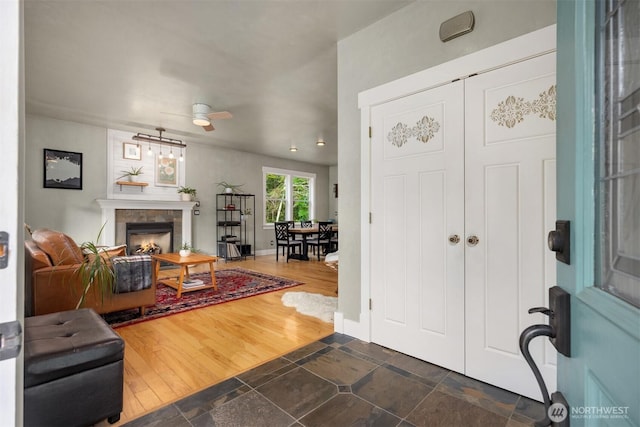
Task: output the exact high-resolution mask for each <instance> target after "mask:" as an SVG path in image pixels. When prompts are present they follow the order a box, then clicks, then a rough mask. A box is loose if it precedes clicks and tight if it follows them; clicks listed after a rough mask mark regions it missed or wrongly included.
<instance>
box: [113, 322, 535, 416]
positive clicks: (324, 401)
mask: <svg viewBox="0 0 640 427" xmlns="http://www.w3.org/2000/svg"><path fill="white" fill-rule="evenodd" d="M543 412H544V409H543V406H542V404H540V403H538V402H535V401H533V400H531V399H527V398H525V397H522V396H518V395H516V394H513V393H510V392H508V391H505V390H502V389H499V388H496V387H493V386H491V385H488V384H485V383H482V382H479V381H476V380H473V379H470V378H467V377H465V376H463V375H460V374H457V373H455V372H451V371H449V370H446V369H443V368H441V367H439V366H435V365H431V364H429V363H426V362H422V361H420V360H417V359H414V358H412V357H409V356H406V355H404V354H401V353H398V352H396V351H393V350H389V349H386V348H384V347H381V346H378V345H376V344H369V343H365V342H362V341H359V340H357V339H353V338H351V337H349V336H347V335H342V334H333V335H331V336H329V337H327V338H325V339H323V340H320V341H316V342H314V343H312V344H310V345H308V346H306V347H303V348H301V349H299V350H296V351H294V352H292V353H289V354H287V355H285V356H283V357H281V358H278V359H276V360H273V361H271V362H268V363H265V364H264V365H261V366H259V367H257V368H255V369H253V370H251V371H248V372H245V373H243V374H241V375H238V376H237V377H234V378H231V379H229V380H227V381H224V382H222V383H220V384H216V385H214V386H212V387H209V388H207V389H205V390H203V391H201V392H199V393H196V394H194V395H192V396H189V397H187V398H184V399H182V400H180V401H178V402H175V403H174V404H171V405H168V406H165V407H164V408H161V409H159V410H157V411H155V412H153V413H151V414H148V415H145V416H143V417H141V418H138V419H136V420H133V421H131V422H129V423H127V424H125V425H126V426H128V427H137V426H154V427H169V426H171V427H178V426H180V427H182V426H184V427H189V426H194V427H205V426H230V427H231V426H233V427H236V426H237V427H250V426H269V427H279V426H296V427H298V426H338V427H343V426H354V425H357V426H365V425H366V426H381V427H387V426H400V427H411V426H416V427H418V426H446V427H449V426H451V427H471V426H482V427H484V426H490V427H494V426H505V427H522V426H530V425H533V421H534V420H535V419H539V418H542V415H543Z"/></svg>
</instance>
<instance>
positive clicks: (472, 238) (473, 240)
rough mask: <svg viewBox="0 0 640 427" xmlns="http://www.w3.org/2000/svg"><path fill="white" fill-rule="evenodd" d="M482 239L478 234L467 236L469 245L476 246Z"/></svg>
mask: <svg viewBox="0 0 640 427" xmlns="http://www.w3.org/2000/svg"><path fill="white" fill-rule="evenodd" d="M479 241H480V239H478V236H469V237H467V244H468V245H469V246H475V245H477V244H478V242H479Z"/></svg>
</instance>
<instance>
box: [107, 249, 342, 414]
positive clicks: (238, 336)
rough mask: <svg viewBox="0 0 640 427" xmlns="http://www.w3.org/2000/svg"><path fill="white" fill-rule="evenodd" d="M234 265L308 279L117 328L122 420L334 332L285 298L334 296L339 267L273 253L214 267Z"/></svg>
mask: <svg viewBox="0 0 640 427" xmlns="http://www.w3.org/2000/svg"><path fill="white" fill-rule="evenodd" d="M232 267H243V268H247V269H250V270H254V271H260V272H263V273H268V274H272V275H275V276H281V277H288V278H292V279H295V280H299V281H302V282H304V283H305V284H304V285H301V286H297V287H294V288H289V289H285V290H282V291H277V292H271V293H268V294H264V295H258V296H255V297H251V298H245V299H241V300H237V301H232V302H228V303H224V304H218V305H214V306H210V307H206V308H202V309H197V310H192V311H189V312H186V313H181V314H176V315H173V316H168V317H164V318H160V319H157V320H151V321H148V322H143V323H139V324H136V325H131V326H127V327H123V328H117V329H116V332H118V333H119V334H120V335H121V336H122V338H123V339H124V340H125V344H126V347H125V357H124V369H125V372H124V409H123V412H122V415H121V420H120V423H119V424H123V423H125V422H127V421H131V420H132V419H135V418H137V417H139V416H141V415H144V414H146V413H148V412H151V411H153V410H155V409H158V408H160V407H162V406H164V405H166V404H168V403H171V402H174V401H177V400H179V399H181V398H183V397H185V396H188V395H190V394H193V393H195V392H197V391H200V390H202V389H204V388H206V387H209V386H211V385H213V384H216V383H218V382H220V381H223V380H225V379H228V378H231V377H233V376H235V375H237V374H239V373H241V372H244V371H247V370H249V369H252V368H254V367H256V366H258V365H260V364H262V363H264V362H266V361H269V360H272V359H275V358H277V357H279V356H282V355H284V354H286V353H289V352H290V351H292V350H295V349H297V348H300V347H303V346H305V345H307V344H309V343H311V342H313V341H317V340H319V339H321V338H324V337H326V336H328V335H330V334H331V333H333V324H331V323H326V322H322V321H321V320H318V319H316V318H314V317H310V316H304V315H301V314H299V313H297V312H296V311H295V308H290V307H285V306H284V305H283V304H282V302H281V301H280V298H281V297H282V295H283V294H284V293H285V292H287V291H306V292H314V293H321V294H325V295H332V296H335V295H336V291H337V281H338V274H337V272H336V271H335V270H333V269H331V268H329V267H327V266H326V265H324V263H322V262H317V261H309V262H301V261H295V260H292V261H290V262H289V263H286V262H285V261H283V259H282V258H280V261H279V262H278V263H276V261H275V256H274V255H272V256H262V257H257V258H256V260H253V259H250V260H247V261H241V262H240V261H239V262H229V263H225V262H224V261H219V262H218V263H217V265H216V269H224V268H232ZM204 268H208V266H206V265H205V266H204ZM161 274H162V275H170V274H174V273H173V272H171V271H169V270H163V271H162V272H161ZM174 275H175V274H174ZM100 425H101V426H102V425H105V426H106V425H108V424H107V423H106V421H105V422H103V423H101V424H100Z"/></svg>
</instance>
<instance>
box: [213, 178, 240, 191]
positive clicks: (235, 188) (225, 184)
mask: <svg viewBox="0 0 640 427" xmlns="http://www.w3.org/2000/svg"><path fill="white" fill-rule="evenodd" d="M216 184H217V185H218V186H219V187H222V188H223V189H224V192H225V193H227V194H233V193H241V190H240V187H242V186H243V185H244V184H229V183H228V182H226V181H220V182H216Z"/></svg>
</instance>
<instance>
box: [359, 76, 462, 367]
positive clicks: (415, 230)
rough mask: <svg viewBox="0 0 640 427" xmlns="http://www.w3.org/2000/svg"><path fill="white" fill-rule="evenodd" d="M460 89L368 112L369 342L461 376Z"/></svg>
mask: <svg viewBox="0 0 640 427" xmlns="http://www.w3.org/2000/svg"><path fill="white" fill-rule="evenodd" d="M463 96H464V93H463V83H462V82H460V81H458V82H455V83H451V84H448V85H446V86H442V87H439V88H435V89H431V90H429V91H425V92H421V93H418V94H415V95H411V96H407V97H404V98H401V99H398V100H395V101H391V102H388V103H385V104H382V105H379V106H376V107H373V108H372V110H371V124H372V132H373V133H372V141H371V143H372V148H371V155H372V159H371V160H372V163H371V164H372V177H371V179H372V187H371V191H372V194H371V201H372V212H373V222H372V226H371V230H372V231H371V233H372V234H371V248H372V253H371V265H372V269H371V296H372V311H371V316H372V341H374V342H376V343H379V344H381V345H383V346H386V347H390V348H394V349H396V350H399V351H401V352H403V353H406V354H409V355H412V356H415V357H417V358H420V359H423V360H428V361H429V362H432V363H435V364H438V365H441V366H444V367H447V368H449V369H452V370H455V371H458V372H462V371H463V369H464V289H463V286H464V270H463V265H464V260H463V252H464V245H463V243H462V242H461V243H458V244H452V243H450V242H449V240H448V238H449V236H450V235H456V234H457V235H459V236H460V238H461V239H463V238H464V231H463V225H464V217H463V215H464V178H463V177H464V170H463V167H464V155H463V132H464V122H463V119H464V117H463V111H464V108H463Z"/></svg>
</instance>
